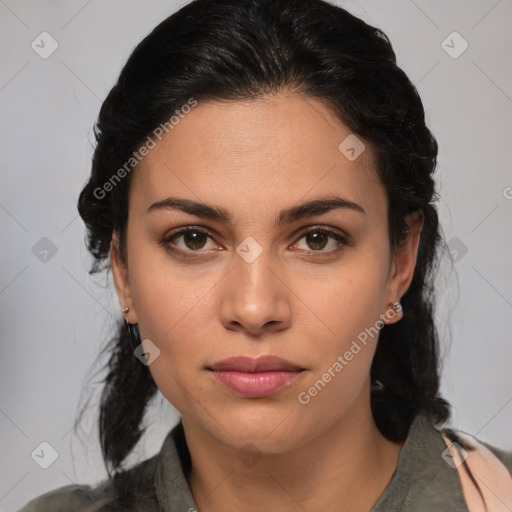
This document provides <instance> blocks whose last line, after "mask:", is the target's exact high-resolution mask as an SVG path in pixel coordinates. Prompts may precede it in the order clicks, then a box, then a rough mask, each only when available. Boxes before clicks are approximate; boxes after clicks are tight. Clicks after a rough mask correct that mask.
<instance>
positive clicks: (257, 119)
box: [130, 94, 385, 209]
mask: <svg viewBox="0 0 512 512" xmlns="http://www.w3.org/2000/svg"><path fill="white" fill-rule="evenodd" d="M178 119H179V121H178V122H177V123H175V124H174V125H173V127H172V129H170V130H169V133H167V134H165V135H164V136H163V138H162V140H161V141H157V144H156V147H154V149H151V151H150V152H149V154H148V155H147V156H145V157H144V159H143V160H142V161H141V162H139V164H138V166H137V168H136V170H135V176H134V181H133V184H132V188H133V190H131V191H130V193H131V194H132V193H133V194H134V195H136V196H140V199H141V200H145V201H146V202H149V201H156V200H159V199H162V198H163V197H164V196H165V195H166V194H167V195H177V192H178V193H181V195H182V196H186V197H190V198H192V199H198V198H201V199H211V198H212V196H213V197H214V198H216V199H217V198H219V199H220V198H224V199H229V201H230V202H231V203H232V204H235V203H236V200H237V198H238V200H239V201H240V204H241V205H242V204H245V205H246V207H249V206H251V205H252V206H254V207H258V206H259V207H261V205H262V204H270V203H272V202H274V201H278V202H281V203H282V202H283V201H284V200H286V202H287V203H292V202H295V201H299V200H300V199H301V198H304V199H307V196H308V195H310V196H316V195H326V194H333V193H334V192H339V193H340V194H343V195H344V196H346V197H347V198H348V199H350V200H353V201H355V202H365V201H366V202H370V203H371V202H372V201H373V203H375V204H374V206H379V205H378V204H377V203H376V202H378V201H379V200H380V201H381V202H382V201H383V200H384V201H385V198H384V190H383V188H382V186H381V185H380V183H379V181H378V179H377V177H376V173H375V169H374V163H373V154H372V150H371V148H370V147H369V145H368V144H367V143H366V142H363V141H362V140H361V139H360V138H354V137H355V135H354V134H352V133H351V131H350V129H349V128H348V127H347V126H346V125H344V124H343V123H342V122H341V121H340V120H339V118H338V117H337V116H335V115H334V114H333V112H332V111H331V110H330V109H329V108H328V107H327V106H326V105H325V104H324V103H323V102H321V101H320V100H317V99H313V98H308V97H304V96H298V95H292V94H290V95H284V94H283V95H278V96H268V97H263V98H259V99H251V100H243V101H229V102H228V101H204V102H202V101H198V103H197V105H196V106H195V107H193V108H192V109H191V110H190V112H189V113H187V114H184V115H182V116H181V117H180V118H177V117H176V118H175V120H178ZM164 133H165V132H164ZM340 144H341V146H340ZM365 146H366V147H365ZM364 147H365V149H364V151H363V152H362V153H361V154H360V155H359V156H357V154H358V153H359V152H360V151H361V150H362V149H363V148H364ZM347 149H348V150H349V152H348V153H347ZM352 149H354V151H351V150H352ZM354 153H355V156H357V158H355V159H354V158H353V157H354ZM347 156H348V157H350V158H348V157H347ZM194 196H195V197H194ZM377 196H380V197H377ZM365 198H366V199H365ZM134 199H135V198H134ZM370 209H371V208H370Z"/></svg>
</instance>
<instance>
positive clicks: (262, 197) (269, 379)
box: [22, 0, 512, 512]
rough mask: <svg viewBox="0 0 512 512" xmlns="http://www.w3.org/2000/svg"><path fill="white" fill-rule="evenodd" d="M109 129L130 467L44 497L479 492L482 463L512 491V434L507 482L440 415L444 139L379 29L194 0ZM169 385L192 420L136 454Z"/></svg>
mask: <svg viewBox="0 0 512 512" xmlns="http://www.w3.org/2000/svg"><path fill="white" fill-rule="evenodd" d="M96 136H97V147H96V150H95V154H94V159H93V166H92V173H91V177H90V180H89V182H88V183H87V185H86V186H85V188H84V189H83V191H82V193H81V196H80V199H79V205H78V207H79V212H80V215H81V216H82V219H83V220H84V222H85V224H86V226H87V228H88V247H89V249H90V251H91V253H92V254H93V256H94V257H95V264H94V266H93V269H92V272H97V271H100V270H104V269H108V268H111V269H112V273H113V278H114V282H115V286H116V290H117V294H118V297H119V302H120V309H121V311H122V315H123V319H124V322H123V323H121V324H120V327H119V332H118V336H117V338H116V339H115V340H114V341H115V343H114V346H113V347H112V356H111V359H110V362H109V373H108V375H107V377H106V379H105V387H104V391H103V395H102V402H101V412H100V437H101V439H100V440H101V447H102V452H103V456H104V460H105V464H106V467H107V470H108V472H109V479H107V480H106V481H105V482H102V483H100V484H99V485H98V486H96V487H94V488H92V487H90V486H76V485H71V486H66V487H63V488H61V489H57V490H56V491H53V492H51V493H47V494H46V495H44V496H41V497H39V498H37V499H35V500H33V501H32V502H30V503H29V504H27V505H26V506H25V508H23V509H22V510H23V512H30V511H36V510H57V509H59V510H60V509H62V510H64V509H65V510H84V511H85V510H88V511H90V510H103V511H107V510H109V511H110V510H123V511H128V510H133V511H150V510H155V511H156V510H165V511H187V510H188V511H193V510H200V511H201V512H211V511H218V510H223V511H226V510H227V511H231V510H244V511H253V510H254V511H255V510H279V511H295V510H309V511H313V510H354V511H368V510H371V511H373V512H382V511H389V510H414V511H421V510H425V511H426V510H429V511H430V510H443V511H451V510H468V508H467V507H468V506H472V505H470V504H469V501H468V500H470V498H468V489H469V487H468V485H469V484H468V483H467V482H468V481H470V484H471V485H473V484H474V485H473V488H474V489H476V490H477V495H478V496H479V499H481V501H482V503H483V504H484V505H486V506H487V508H488V510H498V507H499V506H501V505H499V502H501V503H502V504H503V506H509V505H510V502H508V503H507V500H508V498H509V497H508V494H507V492H508V491H507V490H508V487H507V486H508V484H509V483H510V487H511V488H512V479H511V480H510V482H509V481H508V480H507V478H511V477H510V471H511V470H512V454H510V453H505V452H503V451H501V450H499V449H497V448H495V447H491V446H487V451H486V452H485V454H486V456H487V457H488V459H487V460H489V461H491V462H490V466H486V468H487V469H489V468H490V467H496V468H498V469H497V471H498V473H496V474H499V475H500V478H501V479H502V481H503V482H504V485H501V487H493V488H492V489H491V490H492V495H494V496H495V497H497V500H496V499H495V498H492V497H491V498H489V494H490V493H489V492H488V489H487V490H486V489H485V487H489V485H487V484H489V482H487V484H485V485H483V482H482V479H481V473H480V474H479V473H478V468H477V467H476V465H472V464H470V462H471V461H473V460H477V459H478V457H477V456H476V454H477V453H482V452H481V448H478V449H476V448H475V447H473V446H472V445H471V442H470V440H467V439H466V440H464V439H463V437H462V435H460V434H459V433H457V432H453V431H448V430H444V431H440V430H438V429H440V428H441V427H442V425H443V423H445V422H446V420H447V419H448V418H449V404H448V403H447V402H446V401H445V400H444V399H443V398H442V397H440V396H439V392H438V390H439V375H438V363H439V361H438V337H437V331H436V327H435V325H434V320H433V318H434V317H433V312H434V301H435V295H434V290H433V278H434V273H435V270H436V264H437V261H438V254H439V250H440V248H441V236H440V228H439V225H438V215H437V211H436V208H435V201H436V199H437V195H436V192H435V187H434V181H433V178H432V175H433V172H434V169H435V165H436V156H437V145H436V142H435V139H434V137H433V136H432V134H431V133H430V131H429V130H428V128H427V127H426V125H425V120H424V111H423V106H422V103H421V100H420V98H419V97H418V95H417V92H416V90H415V88H414V86H413V85H412V84H411V82H410V81H409V79H408V78H407V77H406V75H405V74H404V73H403V71H401V70H400V69H399V68H398V67H397V66H396V62H395V55H394V52H393V50H392V47H391V45H390V43H389V41H388V39H387V38H386V36H385V35H384V34H383V33H382V32H381V31H379V30H377V29H375V28H373V27H370V26H368V25H367V24H365V23H364V22H363V21H361V20H359V19H357V18H355V17H353V16H352V15H350V14H349V13H347V12H346V11H344V10H343V9H341V8H338V7H335V6H333V5H330V4H328V3H326V2H323V1H321V0H294V1H293V2H291V1H289V0H215V1H211V0H196V1H194V2H192V3H190V4H188V5H186V6H185V7H183V8H182V9H181V10H180V11H178V12H177V13H175V14H174V15H172V16H170V17H169V18H168V19H166V20H165V21H163V22H162V23H161V24H160V25H159V26H158V27H156V28H155V29H154V30H153V32H152V33H151V34H150V35H149V36H147V37H146V38H145V39H144V40H143V41H142V42H141V43H140V44H139V45H138V47H137V48H136V49H135V51H134V52H133V54H132V55H131V56H130V58H129V60H128V62H127V64H126V65H125V67H124V69H123V70H122V72H121V75H120V77H119V80H118V82H117V84H116V86H115V87H114V88H113V89H112V90H111V92H110V94H109V95H108V97H107V99H106V100H105V102H104V104H103V106H102V109H101V112H100V116H99V122H98V126H97V129H96ZM158 390H160V392H161V393H162V394H163V395H164V396H165V398H166V399H167V400H168V401H169V402H170V403H171V404H172V405H173V406H174V407H175V408H176V409H177V410H178V411H179V413H180V417H181V421H180V423H179V424H178V425H177V426H176V427H174V428H173V429H172V430H171V431H170V432H169V435H168V436H167V438H166V440H165V442H164V444H163V446H162V450H161V452H160V453H159V454H157V455H156V456H154V457H152V458H150V459H147V460H146V461H143V462H142V463H140V464H139V465H137V466H136V467H134V468H131V469H126V468H124V467H123V461H124V460H125V459H126V457H127V456H128V455H129V454H130V452H131V450H132V448H133V447H134V446H135V444H136V443H137V441H138V440H139V439H140V437H141V435H142V433H143V431H142V429H141V423H142V420H143V417H144V412H145V408H146V405H147V404H148V402H149V401H150V400H151V398H152V397H154V395H155V394H156V392H157V391H158ZM443 434H444V436H443ZM451 441H455V443H453V444H452V443H451ZM472 453H474V454H475V456H474V457H473V456H472ZM478 460H480V459H478ZM500 460H501V462H500ZM502 463H504V464H505V465H506V467H507V468H508V470H507V469H505V466H504V465H503V464H502ZM464 475H466V476H464ZM464 478H466V480H464ZM461 479H462V480H461ZM493 480H495V479H494V477H493V478H492V479H491V480H490V481H491V483H492V482H493ZM503 482H502V483H503ZM491 487H492V485H491ZM489 500H494V501H492V502H491V501H489ZM496 501H497V502H498V504H496V503H495V502H496ZM59 507H61V508H59ZM472 510H473V509H472ZM475 510H476V509H475Z"/></svg>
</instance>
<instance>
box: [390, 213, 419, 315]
mask: <svg viewBox="0 0 512 512" xmlns="http://www.w3.org/2000/svg"><path fill="white" fill-rule="evenodd" d="M405 221H406V223H407V236H406V238H405V240H403V241H402V243H401V244H400V245H399V246H398V247H397V248H396V251H395V255H394V258H393V263H392V264H393V267H394V270H395V271H394V272H393V273H392V275H391V277H390V279H389V282H388V296H387V299H388V307H387V310H386V312H385V313H384V315H383V317H384V318H385V320H384V322H385V323H387V324H393V323H395V322H398V321H399V320H400V319H402V318H403V315H404V312H403V310H402V307H401V304H400V299H401V297H403V296H404V295H405V293H406V292H407V290H408V289H409V286H410V285H411V282H412V279H413V276H414V270H415V268H416V261H417V257H418V248H419V243H420V234H421V230H422V229H423V222H424V216H423V212H422V211H416V212H413V213H410V214H408V215H407V216H406V218H405ZM389 311H392V313H393V314H391V315H390V314H389Z"/></svg>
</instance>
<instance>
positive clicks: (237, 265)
mask: <svg viewBox="0 0 512 512" xmlns="http://www.w3.org/2000/svg"><path fill="white" fill-rule="evenodd" d="M232 265H233V268H232V269H231V271H230V272H229V273H228V275H227V276H226V279H225V280H223V281H224V282H223V289H222V299H221V304H220V316H221V321H222V324H223V325H224V327H225V328H226V329H227V330H230V331H238V332H243V333H245V334H246V335H248V336H251V337H261V336H263V335H264V334H266V333H271V332H278V331H281V330H285V329H287V328H289V327H290V323H291V317H292V311H291V303H290V300H291V297H290V295H291V293H292V292H291V291H290V289H289V288H288V287H287V285H286V284H285V276H284V268H283V267H282V266H281V265H279V264H278V262H277V263H276V262H273V261H272V255H271V254H270V251H269V250H264V251H263V252H262V253H261V254H260V255H259V256H258V257H257V258H256V260H255V261H252V262H250V263H249V262H247V261H245V260H244V259H243V258H242V257H240V256H239V255H238V254H236V255H235V256H234V258H233V262H232Z"/></svg>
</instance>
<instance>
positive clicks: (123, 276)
mask: <svg viewBox="0 0 512 512" xmlns="http://www.w3.org/2000/svg"><path fill="white" fill-rule="evenodd" d="M110 265H111V267H112V276H113V278H114V284H115V287H116V291H117V297H118V299H119V303H120V305H121V310H123V309H125V308H128V312H127V313H123V318H124V319H125V320H126V321H128V322H130V323H131V324H136V323H138V320H137V314H136V313H135V307H134V304H133V300H132V294H131V290H130V281H129V278H128V267H127V266H126V265H125V264H124V262H123V261H122V258H121V250H120V246H119V236H118V233H117V232H114V235H113V236H112V242H111V243H110Z"/></svg>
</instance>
